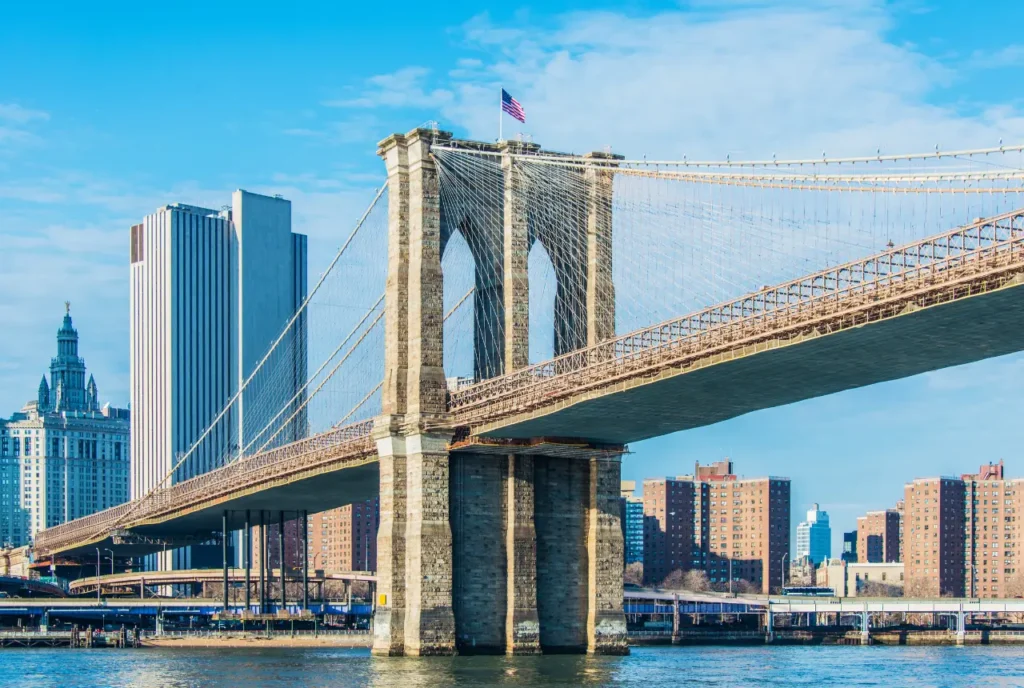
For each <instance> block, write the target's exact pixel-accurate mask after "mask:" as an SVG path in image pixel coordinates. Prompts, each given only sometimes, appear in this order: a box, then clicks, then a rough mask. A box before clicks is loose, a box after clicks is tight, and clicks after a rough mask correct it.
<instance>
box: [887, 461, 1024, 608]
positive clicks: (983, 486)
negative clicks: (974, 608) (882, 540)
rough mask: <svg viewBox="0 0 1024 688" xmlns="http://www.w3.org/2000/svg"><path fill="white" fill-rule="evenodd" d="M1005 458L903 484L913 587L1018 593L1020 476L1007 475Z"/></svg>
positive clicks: (933, 591) (935, 591) (1023, 494)
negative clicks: (972, 470)
mask: <svg viewBox="0 0 1024 688" xmlns="http://www.w3.org/2000/svg"><path fill="white" fill-rule="evenodd" d="M1003 468H1004V467H1003V462H1002V461H1000V462H999V463H998V464H995V463H989V464H985V465H982V466H981V467H980V468H979V469H978V472H977V473H965V474H963V475H961V476H960V477H959V478H926V479H921V480H915V481H914V482H913V483H910V484H908V485H907V486H906V488H905V495H906V507H905V508H906V520H905V523H904V526H903V532H904V543H903V545H904V553H905V564H906V582H907V587H908V589H909V590H911V593H910V594H915V593H916V594H930V595H939V594H942V595H951V596H954V597H985V598H992V597H995V598H999V597H1007V596H1011V595H1014V594H1019V590H1018V591H1016V592H1015V591H1013V590H1010V584H1011V581H1014V584H1019V582H1020V575H1021V574H1019V573H1018V563H1017V561H1018V557H1019V556H1020V549H1021V543H1022V533H1021V528H1022V526H1024V522H1022V521H1019V520H1018V516H1019V514H1021V513H1024V512H1022V510H1021V509H1022V506H1024V505H1022V502H1024V489H1022V488H1024V481H1022V480H1019V479H1014V480H1007V479H1006V478H1005V476H1004V474H1003Z"/></svg>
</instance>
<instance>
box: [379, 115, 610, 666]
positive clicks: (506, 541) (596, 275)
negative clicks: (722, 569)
mask: <svg viewBox="0 0 1024 688" xmlns="http://www.w3.org/2000/svg"><path fill="white" fill-rule="evenodd" d="M450 143H451V135H450V134H447V133H445V132H436V131H431V130H426V129H416V130H413V131H411V132H409V133H408V134H406V135H400V134H396V135H393V136H390V137H389V138H387V139H385V140H384V141H382V142H381V143H380V145H379V151H378V152H379V154H380V155H381V157H382V158H383V159H384V162H385V165H386V167H387V173H388V192H389V196H388V200H389V210H388V212H389V221H388V278H387V291H386V299H385V300H386V311H387V312H386V316H385V317H386V321H385V322H386V340H387V343H386V352H385V381H384V392H383V415H382V416H380V417H379V418H378V419H377V422H376V426H375V439H376V442H377V448H378V453H379V456H380V529H379V532H378V544H377V546H378V591H379V599H378V600H377V616H376V621H375V627H374V629H375V630H374V634H375V637H374V653H375V654H382V655H444V654H453V653H456V652H474V651H476V652H496V651H497V652H505V653H508V654H535V653H539V652H542V651H563V652H564V651H578V652H592V653H606V654H622V653H625V652H627V647H626V637H625V630H626V629H625V617H624V615H623V612H622V599H623V595H622V572H623V538H622V531H621V524H620V511H619V503H618V502H619V499H618V498H619V477H620V460H621V455H622V453H623V451H624V448H623V447H621V446H618V447H597V446H591V445H588V444H587V443H585V442H578V441H573V440H571V429H567V432H566V437H569V438H570V439H568V440H567V439H566V437H563V438H560V439H558V440H552V439H550V438H536V439H535V440H533V441H529V442H521V441H517V442H503V441H500V438H499V439H498V440H494V439H491V440H483V439H481V438H476V437H474V436H473V435H472V430H471V428H460V427H458V425H457V419H454V418H452V417H451V416H450V414H449V413H448V408H447V389H446V383H445V375H444V369H443V363H444V361H443V351H444V346H443V321H444V313H443V305H442V297H443V277H442V271H441V257H442V254H443V252H444V248H445V245H446V244H447V241H448V238H449V237H450V236H451V235H452V233H453V232H454V231H462V232H464V233H465V232H476V233H477V235H478V236H479V237H480V240H479V241H474V242H473V244H474V246H476V247H477V249H476V250H475V251H474V253H475V254H476V255H474V258H475V260H476V264H477V280H476V286H477V291H476V298H475V300H474V301H475V308H476V312H475V314H474V316H475V317H474V321H475V323H476V327H477V329H478V332H477V333H476V335H475V338H474V339H475V344H476V347H475V368H476V375H477V376H478V377H492V376H494V375H498V374H501V373H507V372H510V371H513V370H516V369H518V368H522V367H525V366H526V365H527V363H528V360H527V353H528V327H529V322H528V320H529V318H528V313H529V309H528V283H527V280H526V270H527V256H528V253H529V248H530V245H531V243H532V241H541V242H544V241H545V240H546V237H545V236H544V232H545V231H547V230H545V229H544V228H543V227H540V226H538V225H537V223H533V224H531V222H530V214H531V211H532V209H531V207H530V205H529V203H528V202H525V201H524V198H526V197H527V194H525V193H524V190H523V189H521V188H520V184H521V183H522V182H521V180H522V176H521V175H517V174H516V169H515V168H516V165H517V164H520V163H518V162H517V158H516V157H514V156H513V155H509V153H519V152H524V151H526V152H531V151H532V152H536V151H537V150H538V147H536V146H533V145H532V144H522V143H515V142H502V143H499V144H496V145H495V144H485V143H478V142H458V143H459V145H462V146H467V147H470V148H476V149H481V150H487V151H489V152H490V153H492V154H494V155H493V159H494V161H495V162H494V165H495V168H494V173H495V175H500V178H501V179H502V180H503V204H502V206H501V211H502V212H501V213H500V214H499V213H497V212H493V211H492V212H491V213H490V214H489V215H488V213H486V212H482V213H477V214H475V215H472V216H470V215H467V216H464V217H449V216H447V214H446V211H445V209H444V208H443V204H442V202H441V192H440V183H441V182H440V179H439V173H438V166H437V162H436V160H435V158H434V157H433V155H432V153H431V147H432V146H436V145H439V144H440V145H447V144H450ZM588 158H589V159H592V160H594V163H595V164H594V166H593V167H590V166H588V167H586V168H585V169H583V170H581V171H579V172H577V173H576V174H579V175H581V177H582V185H581V187H580V188H582V189H585V194H581V197H580V198H578V199H574V200H573V201H572V202H573V203H574V204H575V206H576V207H575V208H573V209H571V210H570V215H571V216H572V217H575V218H578V222H579V223H580V225H579V229H580V231H579V232H578V233H577V234H578V237H579V238H578V239H576V241H577V242H578V243H579V244H580V245H579V246H575V247H571V249H572V250H571V251H570V252H571V253H573V254H574V255H575V257H576V261H575V262H573V261H572V260H570V259H569V257H568V255H567V256H564V257H563V256H558V255H552V256H551V257H552V259H553V263H554V265H555V271H556V280H557V281H558V294H559V295H558V297H556V304H555V309H556V318H555V320H556V323H559V324H558V325H556V332H555V333H554V337H555V352H556V355H557V354H561V353H565V352H569V351H572V350H574V349H578V348H582V347H585V346H587V345H592V344H595V343H597V342H599V341H601V340H603V339H607V338H609V337H611V336H613V335H614V328H615V313H614V288H613V286H612V272H611V258H610V256H611V230H612V227H611V200H612V174H611V173H610V172H609V171H608V169H607V167H608V166H609V165H611V164H614V157H613V156H609V155H606V154H592V155H591V156H588ZM531 227H532V228H531ZM479 247H483V249H480V248H479ZM549 253H550V254H554V253H555V252H554V251H551V250H550V249H549ZM581 256H585V257H586V260H585V261H583V260H580V257H581ZM481 266H487V269H486V270H483V269H482V267H481ZM570 301H571V302H574V303H585V304H586V312H585V313H581V312H578V311H579V310H580V309H575V310H574V311H572V312H570V309H568V308H567V307H566V305H565V304H567V303H569V302H570ZM574 318H575V319H576V321H574V320H573V319H574ZM579 320H585V322H578V321H579ZM499 321H500V322H501V323H503V328H501V331H503V333H504V341H502V342H498V343H493V342H492V343H488V342H486V341H485V340H484V338H483V337H481V336H480V333H479V329H480V328H482V327H487V326H489V325H493V324H494V323H496V322H499ZM456 438H457V441H453V439H456Z"/></svg>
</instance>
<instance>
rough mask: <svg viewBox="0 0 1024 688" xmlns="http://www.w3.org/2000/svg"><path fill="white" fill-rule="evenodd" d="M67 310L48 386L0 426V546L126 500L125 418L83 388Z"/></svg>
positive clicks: (88, 385)
mask: <svg viewBox="0 0 1024 688" xmlns="http://www.w3.org/2000/svg"><path fill="white" fill-rule="evenodd" d="M85 375H86V368H85V359H83V358H82V357H81V356H79V355H78V330H76V329H75V327H74V325H73V324H72V321H71V304H67V305H66V307H65V314H64V321H63V323H62V324H61V327H60V329H59V330H58V331H57V355H56V356H55V357H53V358H52V359H51V360H50V379H49V381H47V379H46V375H43V379H42V380H41V381H40V383H39V388H38V390H37V391H36V398H35V399H33V400H31V401H29V402H28V403H27V404H26V405H25V406H24V408H22V409H21V411H19V412H17V413H15V414H14V415H12V416H11V418H10V420H0V546H4V545H11V546H14V547H20V546H21V545H25V544H28V542H29V539H30V538H31V537H32V536H34V535H35V533H36V532H37V531H39V530H43V529H45V528H50V527H52V526H56V525H59V524H61V523H64V522H65V521H69V520H71V519H74V518H80V517H82V516H88V515H89V514H91V513H93V512H96V511H100V510H102V509H106V508H108V507H112V506H116V505H118V504H121V503H122V502H125V501H127V499H128V454H129V434H128V433H129V421H128V415H129V414H128V411H126V410H125V409H116V408H111V407H110V406H109V405H105V406H103V407H100V404H99V391H98V388H97V385H96V380H95V379H93V377H92V376H91V375H90V376H89V379H88V381H86V377H85Z"/></svg>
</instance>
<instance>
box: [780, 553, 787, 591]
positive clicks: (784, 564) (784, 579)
mask: <svg viewBox="0 0 1024 688" xmlns="http://www.w3.org/2000/svg"><path fill="white" fill-rule="evenodd" d="M787 558H789V552H786V553H785V554H783V555H782V588H783V589H785V587H786V559H787ZM779 592H782V590H780V591H779Z"/></svg>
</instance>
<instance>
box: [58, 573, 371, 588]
mask: <svg viewBox="0 0 1024 688" xmlns="http://www.w3.org/2000/svg"><path fill="white" fill-rule="evenodd" d="M285 575H286V577H287V578H286V580H287V582H289V583H295V582H301V580H302V576H301V573H296V572H288V571H286V572H285ZM270 579H271V581H272V582H273V583H274V584H275V585H276V584H277V583H278V582H279V581H280V580H281V570H280V569H274V570H273V571H271V576H270ZM308 580H309V583H310V584H311V585H319V584H321V583H326V582H328V581H341V582H344V583H353V582H365V583H376V582H377V576H376V575H374V574H373V573H370V572H368V571H351V572H339V573H324V572H323V571H310V574H309V577H308ZM228 581H229V582H230V583H235V584H244V583H245V569H228ZM258 581H259V570H257V569H253V570H252V571H250V573H249V583H250V585H255V584H257V582H258ZM223 582H224V572H223V569H186V570H180V571H135V572H130V573H116V574H113V575H106V576H99V577H98V578H97V577H96V576H90V577H88V578H79V579H78V580H74V581H71V583H70V584H69V585H68V591H69V592H71V593H73V594H81V593H86V592H95V591H96V586H97V584H99V585H100V586H102V589H104V590H111V589H116V588H122V589H135V590H138V589H140V586H142V585H145V586H148V587H158V586H168V585H187V584H191V583H223Z"/></svg>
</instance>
